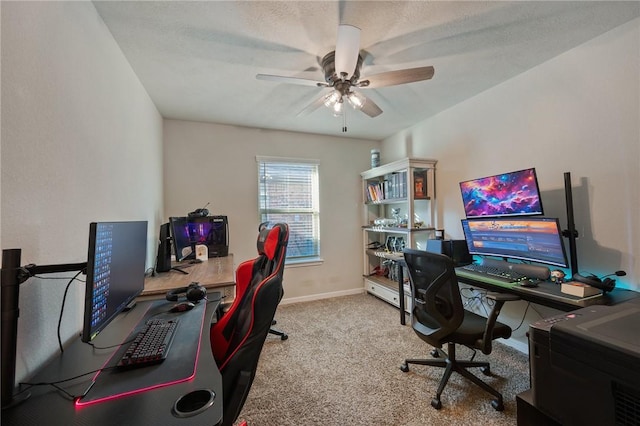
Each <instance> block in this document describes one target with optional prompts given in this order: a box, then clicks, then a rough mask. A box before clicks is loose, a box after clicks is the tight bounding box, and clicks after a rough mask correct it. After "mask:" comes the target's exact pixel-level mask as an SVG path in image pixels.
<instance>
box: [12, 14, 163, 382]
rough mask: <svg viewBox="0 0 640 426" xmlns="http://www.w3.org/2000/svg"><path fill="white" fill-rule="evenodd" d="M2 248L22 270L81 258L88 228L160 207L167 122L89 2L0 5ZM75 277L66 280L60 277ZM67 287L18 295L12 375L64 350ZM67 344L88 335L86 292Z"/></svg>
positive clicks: (54, 285)
mask: <svg viewBox="0 0 640 426" xmlns="http://www.w3.org/2000/svg"><path fill="white" fill-rule="evenodd" d="M0 7H1V11H2V22H1V23H2V144H1V147H2V148H1V149H2V151H1V152H2V158H1V162H2V180H1V183H2V186H1V192H0V194H1V199H0V203H1V204H0V207H1V208H0V212H1V218H2V222H1V227H0V231H1V235H2V241H1V243H2V248H3V249H7V248H21V249H22V264H23V265H24V264H27V263H35V264H39V265H47V264H59V263H76V262H83V261H86V258H87V242H88V231H89V223H90V222H91V221H106V220H114V221H115V220H147V221H149V248H150V250H149V252H148V256H147V258H148V259H147V264H148V265H147V266H153V257H154V256H155V250H156V239H157V232H158V227H159V224H160V220H161V218H162V217H163V216H164V214H163V211H162V184H163V179H162V148H161V145H162V118H161V116H160V114H159V113H158V111H157V109H156V108H155V106H154V105H153V103H152V102H151V100H150V98H149V97H148V95H147V93H146V91H145V90H144V89H143V87H142V86H141V84H140V82H139V80H138V79H137V77H136V76H135V74H134V73H133V71H132V69H131V67H130V66H129V64H128V62H127V61H126V60H125V58H124V56H123V54H122V52H121V51H120V49H119V47H118V46H117V44H116V43H115V41H114V40H113V38H112V36H111V33H110V32H109V31H108V30H107V28H106V27H105V25H104V23H103V22H102V20H101V18H100V17H99V15H98V14H97V12H96V10H95V8H94V7H93V5H92V3H90V2H2V3H1V6H0ZM62 275H63V276H70V275H71V274H62ZM66 282H67V281H66V280H40V279H36V278H32V279H30V280H28V281H26V282H25V283H24V284H23V285H22V286H21V288H20V292H21V294H20V308H21V311H20V319H19V330H18V336H19V340H18V348H17V358H18V360H17V374H16V379H17V380H21V379H22V378H24V377H26V376H28V375H30V374H31V373H33V372H34V369H36V368H37V367H39V366H40V365H41V364H42V363H43V362H44V361H45V360H46V359H47V358H49V357H51V356H52V355H53V354H55V353H56V352H57V350H58V349H57V347H58V344H57V338H56V326H57V321H58V316H59V314H60V309H61V303H62V294H63V291H64V287H65V285H66ZM71 289H72V290H71V291H70V294H69V297H68V299H67V302H66V305H65V307H64V309H65V310H64V318H63V327H62V339H63V341H67V340H68V339H69V338H71V337H72V336H75V335H77V333H78V331H79V330H80V328H81V312H82V309H83V306H84V300H83V297H82V295H83V294H84V289H83V284H82V283H80V282H76V283H74V284H73V285H72V286H71Z"/></svg>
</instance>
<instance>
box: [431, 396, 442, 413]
mask: <svg viewBox="0 0 640 426" xmlns="http://www.w3.org/2000/svg"><path fill="white" fill-rule="evenodd" d="M431 406H432V407H433V408H435V409H436V410H439V409H441V408H442V402H440V399H439V398H433V399H432V400H431Z"/></svg>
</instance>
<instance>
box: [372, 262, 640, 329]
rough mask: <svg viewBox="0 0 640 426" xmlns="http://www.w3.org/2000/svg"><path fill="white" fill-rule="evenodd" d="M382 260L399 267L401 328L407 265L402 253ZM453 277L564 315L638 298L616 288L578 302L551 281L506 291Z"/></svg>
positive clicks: (484, 283)
mask: <svg viewBox="0 0 640 426" xmlns="http://www.w3.org/2000/svg"><path fill="white" fill-rule="evenodd" d="M383 257H385V258H386V259H390V260H392V261H394V262H396V263H397V264H398V265H399V266H401V267H400V268H398V296H399V300H400V324H402V325H405V324H406V319H405V318H406V317H405V315H406V314H405V310H404V294H405V293H404V276H403V273H402V269H403V268H405V267H406V266H407V264H406V263H405V261H404V257H402V254H397V253H389V254H386V255H384V256H383ZM457 277H458V282H459V283H460V284H467V285H469V286H472V287H476V288H482V289H485V290H489V291H495V292H498V293H511V294H515V295H517V296H519V297H520V299H522V300H526V301H528V302H532V303H536V304H538V305H542V306H547V307H549V308H553V309H558V310H560V311H565V312H568V311H574V310H576V309H580V308H584V307H587V306H591V305H616V304H619V303H622V302H626V301H628V300H631V299H635V298H637V297H640V293H638V292H635V291H632V290H624V289H619V288H616V289H613V291H610V292H607V293H604V294H602V295H601V296H598V297H587V298H583V299H579V298H575V297H573V296H571V295H566V294H564V293H562V292H560V286H558V285H557V284H555V283H551V282H541V283H539V284H538V287H535V288H524V287H520V286H518V285H516V286H513V287H511V288H507V287H502V286H498V285H495V284H492V283H490V282H486V281H483V280H480V279H474V278H470V277H463V276H461V275H460V274H457Z"/></svg>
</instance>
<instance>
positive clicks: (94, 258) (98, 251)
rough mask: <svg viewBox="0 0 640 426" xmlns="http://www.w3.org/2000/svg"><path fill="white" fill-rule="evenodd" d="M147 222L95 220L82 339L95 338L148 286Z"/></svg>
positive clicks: (91, 228) (88, 265)
mask: <svg viewBox="0 0 640 426" xmlns="http://www.w3.org/2000/svg"><path fill="white" fill-rule="evenodd" d="M146 257H147V222H146V221H140V222H97V223H96V222H94V223H91V224H90V226H89V255H88V259H87V281H86V288H85V303H84V327H83V330H82V341H83V342H89V341H91V340H92V339H93V338H94V337H95V336H96V335H97V334H98V333H100V332H101V331H102V330H103V329H104V328H105V327H106V326H107V324H109V323H110V322H111V321H112V320H113V319H114V318H115V317H116V316H117V315H118V314H119V313H120V312H122V311H123V310H124V309H125V308H127V306H128V305H129V304H130V303H131V302H133V300H134V299H135V298H136V297H137V296H138V295H139V294H140V293H141V292H142V290H143V289H144V278H145V275H144V274H145V262H146Z"/></svg>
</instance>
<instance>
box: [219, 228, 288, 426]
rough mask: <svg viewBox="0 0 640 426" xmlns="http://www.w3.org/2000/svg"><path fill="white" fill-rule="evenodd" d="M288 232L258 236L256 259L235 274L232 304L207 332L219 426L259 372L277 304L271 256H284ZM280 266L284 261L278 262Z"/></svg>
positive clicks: (278, 277) (277, 279)
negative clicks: (218, 393) (217, 378)
mask: <svg viewBox="0 0 640 426" xmlns="http://www.w3.org/2000/svg"><path fill="white" fill-rule="evenodd" d="M288 240H289V227H288V226H287V225H286V224H282V223H279V224H275V225H273V226H272V227H270V228H264V229H262V230H261V231H260V233H259V235H258V243H257V245H258V253H259V256H258V257H257V258H255V259H252V260H248V261H245V262H242V263H241V264H240V265H238V268H237V269H236V286H237V287H236V298H235V299H234V301H233V303H232V304H231V307H230V308H229V310H228V311H227V312H226V313H225V314H224V315H223V316H222V318H220V319H219V320H218V322H217V323H215V324H214V325H213V326H212V327H211V330H210V339H211V350H212V352H213V356H214V358H215V360H216V363H217V365H218V368H219V369H220V373H221V375H222V401H223V419H222V425H223V426H230V425H232V424H233V422H234V421H235V420H236V419H237V418H238V415H239V414H240V411H241V410H242V407H243V405H244V402H245V401H246V399H247V396H248V394H249V390H250V388H251V385H252V383H253V379H254V377H255V374H256V369H257V367H258V360H259V357H260V352H262V347H263V346H264V342H265V340H266V338H267V335H268V334H269V329H270V328H271V323H272V322H273V317H274V316H275V313H276V308H277V307H278V303H280V299H281V298H282V276H283V274H282V273H281V269H280V268H284V266H281V265H280V266H278V265H275V266H274V265H273V264H272V263H273V262H274V261H276V254H277V253H282V252H286V247H287V243H288ZM277 259H278V262H281V263H282V264H284V255H283V256H282V257H281V258H277Z"/></svg>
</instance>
